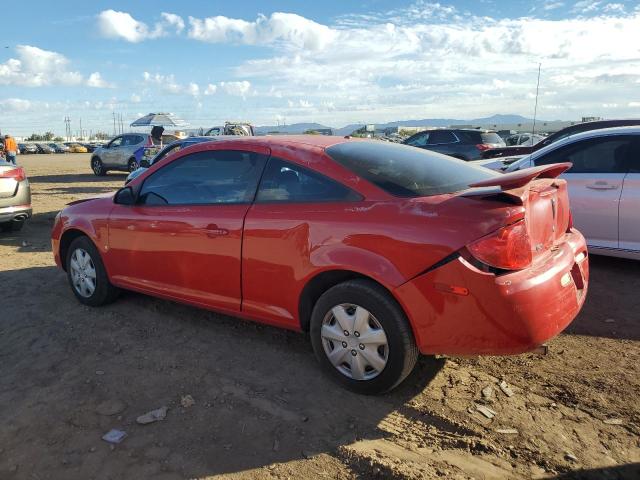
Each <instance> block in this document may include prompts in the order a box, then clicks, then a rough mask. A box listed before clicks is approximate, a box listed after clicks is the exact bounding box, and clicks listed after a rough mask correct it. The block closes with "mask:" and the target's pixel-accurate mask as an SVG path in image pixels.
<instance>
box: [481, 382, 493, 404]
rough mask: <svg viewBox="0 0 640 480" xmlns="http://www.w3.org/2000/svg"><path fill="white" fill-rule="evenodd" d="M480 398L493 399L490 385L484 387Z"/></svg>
mask: <svg viewBox="0 0 640 480" xmlns="http://www.w3.org/2000/svg"><path fill="white" fill-rule="evenodd" d="M482 397H483V398H485V399H486V400H489V399H490V398H491V397H493V387H492V386H490V385H489V386H488V387H484V388H483V389H482Z"/></svg>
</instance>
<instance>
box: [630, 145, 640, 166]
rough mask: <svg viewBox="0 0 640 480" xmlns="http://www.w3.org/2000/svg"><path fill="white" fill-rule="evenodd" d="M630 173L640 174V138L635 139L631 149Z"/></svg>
mask: <svg viewBox="0 0 640 480" xmlns="http://www.w3.org/2000/svg"><path fill="white" fill-rule="evenodd" d="M629 173H640V138H638V139H635V140H634V141H633V142H632V144H631V148H630V149H629Z"/></svg>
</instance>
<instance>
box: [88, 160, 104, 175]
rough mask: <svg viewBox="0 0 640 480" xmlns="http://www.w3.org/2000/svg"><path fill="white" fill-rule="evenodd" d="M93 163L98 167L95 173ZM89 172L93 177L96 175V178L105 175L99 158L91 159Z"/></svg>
mask: <svg viewBox="0 0 640 480" xmlns="http://www.w3.org/2000/svg"><path fill="white" fill-rule="evenodd" d="M95 163H98V164H99V165H100V170H99V172H96V170H95V168H94V164H95ZM91 171H92V172H93V173H94V175H96V176H98V177H102V176H104V175H105V174H106V173H107V171H106V170H105V169H104V164H103V163H102V160H100V157H93V158H92V159H91Z"/></svg>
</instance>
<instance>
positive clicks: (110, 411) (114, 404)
mask: <svg viewBox="0 0 640 480" xmlns="http://www.w3.org/2000/svg"><path fill="white" fill-rule="evenodd" d="M125 408H127V404H126V403H124V402H123V401H121V400H118V399H110V400H105V401H104V402H102V403H100V404H99V405H98V406H97V407H96V413H97V414H98V415H104V416H105V417H110V416H112V415H117V414H118V413H120V412H122V411H124V409H125Z"/></svg>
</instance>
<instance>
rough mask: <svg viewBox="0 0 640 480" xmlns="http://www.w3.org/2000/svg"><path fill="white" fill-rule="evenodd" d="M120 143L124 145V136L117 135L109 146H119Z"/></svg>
mask: <svg viewBox="0 0 640 480" xmlns="http://www.w3.org/2000/svg"><path fill="white" fill-rule="evenodd" d="M120 145H122V137H116V138H114V139H113V140H111V143H109V148H111V147H119V146H120Z"/></svg>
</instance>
